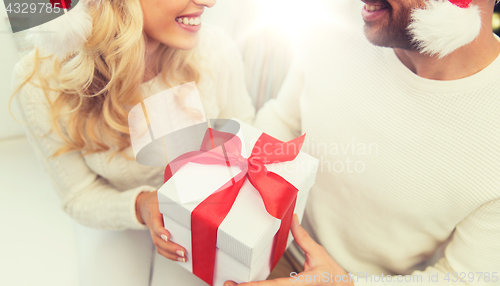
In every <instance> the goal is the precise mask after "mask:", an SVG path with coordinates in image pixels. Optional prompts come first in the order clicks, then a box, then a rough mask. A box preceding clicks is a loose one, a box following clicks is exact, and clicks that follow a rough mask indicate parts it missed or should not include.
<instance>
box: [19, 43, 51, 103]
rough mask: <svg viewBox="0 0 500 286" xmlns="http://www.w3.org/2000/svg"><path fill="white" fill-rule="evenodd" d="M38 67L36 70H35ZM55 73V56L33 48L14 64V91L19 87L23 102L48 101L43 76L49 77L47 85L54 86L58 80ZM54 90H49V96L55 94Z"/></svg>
mask: <svg viewBox="0 0 500 286" xmlns="http://www.w3.org/2000/svg"><path fill="white" fill-rule="evenodd" d="M35 69H36V70H35ZM53 73H54V58H53V56H52V55H50V54H47V53H46V52H44V51H43V50H36V49H33V50H32V51H30V52H29V53H27V54H26V55H24V56H23V57H22V58H21V59H20V60H19V61H18V62H17V63H16V65H15V66H14V72H13V74H12V91H14V92H15V91H16V90H17V89H18V88H19V90H18V96H19V98H20V99H21V103H26V101H37V102H39V101H46V99H47V97H46V96H42V95H44V93H43V91H42V88H41V86H42V78H47V85H48V86H49V87H54V84H56V82H55V81H56V80H55V78H54V77H52V76H51V75H53ZM54 94H55V93H54V92H50V91H49V92H47V93H46V95H47V96H48V98H51V97H53V96H54Z"/></svg>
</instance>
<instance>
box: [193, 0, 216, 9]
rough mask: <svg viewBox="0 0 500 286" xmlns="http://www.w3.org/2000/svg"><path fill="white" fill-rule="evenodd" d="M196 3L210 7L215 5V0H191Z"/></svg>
mask: <svg viewBox="0 0 500 286" xmlns="http://www.w3.org/2000/svg"><path fill="white" fill-rule="evenodd" d="M193 2H194V3H195V4H196V5H203V6H206V7H208V8H211V7H213V6H214V5H215V2H216V0H193Z"/></svg>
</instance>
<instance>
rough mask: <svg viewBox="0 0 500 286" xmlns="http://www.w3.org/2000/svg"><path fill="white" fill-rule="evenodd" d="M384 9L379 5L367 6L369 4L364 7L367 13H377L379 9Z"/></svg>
mask: <svg viewBox="0 0 500 286" xmlns="http://www.w3.org/2000/svg"><path fill="white" fill-rule="evenodd" d="M382 8H384V6H381V5H377V6H375V5H369V4H366V5H365V10H366V11H368V12H374V11H378V10H380V9H382Z"/></svg>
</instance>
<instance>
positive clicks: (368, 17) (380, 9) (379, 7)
mask: <svg viewBox="0 0 500 286" xmlns="http://www.w3.org/2000/svg"><path fill="white" fill-rule="evenodd" d="M387 10H389V8H388V7H387V5H384V4H379V3H377V4H365V6H364V7H363V10H362V11H361V15H362V16H363V19H364V20H365V21H368V22H371V21H375V20H377V19H379V18H380V17H381V16H382V15H383V14H384V13H385V12H387Z"/></svg>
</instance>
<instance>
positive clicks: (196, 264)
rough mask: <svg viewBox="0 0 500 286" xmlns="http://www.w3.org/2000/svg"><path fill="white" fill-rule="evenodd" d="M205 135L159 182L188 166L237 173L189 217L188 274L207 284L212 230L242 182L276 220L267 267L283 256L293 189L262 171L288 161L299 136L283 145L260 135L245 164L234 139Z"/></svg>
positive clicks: (294, 154) (295, 152)
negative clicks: (190, 266)
mask: <svg viewBox="0 0 500 286" xmlns="http://www.w3.org/2000/svg"><path fill="white" fill-rule="evenodd" d="M208 131H209V132H207V133H206V134H205V137H204V139H203V142H202V146H201V148H200V151H194V152H189V153H186V154H184V155H181V156H179V157H178V158H176V159H175V160H173V161H172V162H170V163H169V164H168V165H167V168H166V169H165V182H166V181H168V180H169V179H170V178H171V177H172V176H173V174H175V173H176V172H177V171H178V170H179V169H180V168H182V166H184V165H185V164H187V163H189V162H192V163H202V164H218V165H227V166H238V167H239V168H240V169H241V170H242V172H241V173H239V174H238V175H237V176H235V177H234V178H232V179H231V180H230V181H228V182H227V183H226V184H224V185H223V186H222V187H220V188H219V189H218V190H217V191H215V192H214V193H213V194H212V195H210V196H209V197H208V198H207V199H205V200H204V201H203V202H202V203H200V204H199V205H198V206H197V207H196V208H195V209H194V210H193V212H192V213H191V238H192V256H193V273H194V274H195V275H196V276H198V277H200V278H201V279H202V280H203V281H205V282H206V283H208V284H210V285H212V284H213V277H214V265H215V251H216V245H217V229H218V228H219V226H220V224H221V223H222V221H223V220H224V219H225V217H226V216H227V214H228V213H229V211H230V210H231V208H232V206H233V203H234V201H235V200H236V197H237V196H238V193H239V191H240V188H241V187H242V185H243V183H244V182H245V179H248V180H249V181H250V183H251V184H252V185H253V186H254V187H255V189H257V190H258V191H259V193H260V195H261V197H262V200H263V202H264V205H265V206H266V210H267V212H268V213H269V214H270V215H272V216H273V217H275V218H277V219H280V220H281V226H280V229H279V230H278V232H277V234H276V236H275V240H274V243H273V252H272V253H273V254H272V265H271V268H274V266H275V265H276V263H277V262H278V260H279V259H280V257H281V256H282V255H283V253H284V252H285V249H286V243H287V239H288V232H289V229H290V225H291V222H292V216H293V210H294V208H295V202H296V199H297V192H298V190H297V189H296V188H295V187H294V186H293V185H291V184H290V183H289V182H287V181H286V180H285V179H283V178H282V177H281V176H279V175H277V174H275V173H272V172H268V171H267V169H266V167H265V166H264V165H265V164H272V163H278V162H288V161H292V160H294V159H295V158H296V157H297V155H298V154H299V152H300V149H301V148H302V144H303V142H304V138H305V135H303V136H301V137H298V138H296V139H294V140H291V141H289V142H286V143H284V142H281V141H279V140H277V139H275V138H273V137H271V136H269V135H267V134H265V133H263V134H262V135H261V136H260V137H259V139H258V140H257V143H255V145H254V148H253V150H252V154H251V156H250V157H249V158H248V160H247V159H245V158H243V157H242V156H241V141H240V139H239V138H238V137H237V136H234V135H233V134H230V133H225V132H220V131H216V130H212V129H209V130H208ZM215 146H219V147H217V148H214V147H215Z"/></svg>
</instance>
